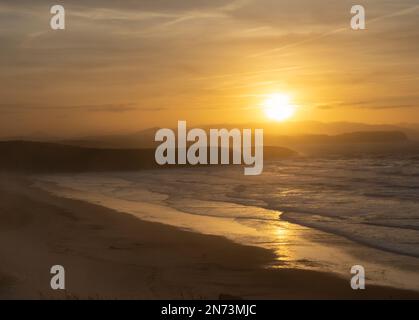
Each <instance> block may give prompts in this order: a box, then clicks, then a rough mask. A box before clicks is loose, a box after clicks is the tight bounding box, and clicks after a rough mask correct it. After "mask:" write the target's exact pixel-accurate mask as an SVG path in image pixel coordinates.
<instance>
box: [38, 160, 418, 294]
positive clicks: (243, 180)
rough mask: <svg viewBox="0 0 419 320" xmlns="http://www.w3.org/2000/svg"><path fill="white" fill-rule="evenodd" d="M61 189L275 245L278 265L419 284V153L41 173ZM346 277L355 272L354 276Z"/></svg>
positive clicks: (153, 217) (188, 226) (48, 185)
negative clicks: (257, 166) (247, 167)
mask: <svg viewBox="0 0 419 320" xmlns="http://www.w3.org/2000/svg"><path fill="white" fill-rule="evenodd" d="M36 178H37V185H38V186H40V187H42V188H44V189H47V190H49V191H50V192H53V193H55V194H57V195H59V196H64V197H68V198H75V199H79V200H85V201H89V202H91V203H95V204H100V205H103V206H106V207H109V208H112V209H115V210H117V211H121V212H126V213H130V214H133V215H135V216H137V217H139V218H141V219H143V220H147V221H153V222H159V223H164V224H168V225H172V226H176V227H179V228H181V229H184V230H189V231H193V232H199V233H204V234H211V235H218V236H222V237H226V238H228V239H230V240H232V241H235V242H238V243H241V244H244V245H253V246H260V247H264V248H267V249H270V250H273V251H274V252H275V253H276V256H277V260H276V261H274V262H273V263H272V265H270V266H266V267H273V268H303V269H313V270H320V271H324V272H335V273H337V274H339V275H340V276H343V277H345V276H348V277H349V270H350V268H351V266H352V265H358V264H361V265H363V266H364V267H365V268H366V272H367V278H368V279H369V281H370V283H375V284H381V285H388V286H397V287H403V288H410V289H415V290H419V271H418V270H419V161H418V160H417V159H416V158H406V159H400V158H391V157H386V158H356V159H355V158H351V159H344V158H334V159H331V158H297V159H288V160H281V161H274V162H266V163H265V167H264V173H263V174H262V175H261V176H244V175H243V170H242V168H240V167H231V166H226V167H206V168H204V167H200V168H182V169H171V170H147V171H139V172H113V173H85V174H76V175H43V176H37V177H36ZM348 279H349V278H348Z"/></svg>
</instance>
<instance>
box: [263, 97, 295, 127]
mask: <svg viewBox="0 0 419 320" xmlns="http://www.w3.org/2000/svg"><path fill="white" fill-rule="evenodd" d="M263 108H264V110H265V114H266V116H267V117H268V118H269V119H272V120H276V121H285V120H287V119H289V118H291V117H292V116H293V115H294V114H295V106H294V105H292V104H291V98H290V97H289V96H288V95H286V94H282V93H273V94H270V95H269V96H268V97H267V98H266V100H265V101H264V102H263Z"/></svg>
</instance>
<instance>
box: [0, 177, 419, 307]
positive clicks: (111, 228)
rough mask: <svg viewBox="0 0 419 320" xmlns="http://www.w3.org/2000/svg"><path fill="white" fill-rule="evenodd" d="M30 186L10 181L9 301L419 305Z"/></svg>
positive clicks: (0, 272)
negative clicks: (58, 273)
mask: <svg viewBox="0 0 419 320" xmlns="http://www.w3.org/2000/svg"><path fill="white" fill-rule="evenodd" d="M27 182H28V179H26V178H17V177H14V176H6V177H4V178H3V179H2V182H1V183H0V190H1V194H0V203H1V208H2V210H1V213H0V222H1V223H0V228H1V230H2V232H1V233H0V240H1V242H0V256H1V257H2V260H3V261H5V262H4V263H2V265H1V266H0V298H2V299H22V298H23V299H43V298H53V299H72V298H79V299H87V298H93V299H218V298H219V297H220V296H222V295H227V296H233V297H240V298H244V299H378V298H383V299H392V298H409V299H419V292H415V291H409V290H403V289H395V288H391V287H380V286H375V285H368V282H367V289H366V290H365V291H354V290H352V289H351V288H350V284H349V277H348V280H345V279H342V278H340V277H338V276H336V275H334V274H326V273H323V272H318V271H306V270H299V269H266V268H265V267H264V266H266V265H268V264H269V263H270V262H272V261H273V259H275V255H274V253H273V252H270V251H269V250H267V249H262V248H257V247H250V246H244V245H241V244H236V243H234V242H232V241H230V240H227V239H225V238H223V237H219V236H210V235H202V234H198V233H193V232H190V231H184V230H180V229H178V228H176V227H171V226H167V225H163V224H160V223H156V222H146V221H143V220H140V219H139V218H136V217H133V216H132V215H130V214H127V213H121V212H118V211H114V210H111V209H108V208H105V207H101V206H99V205H94V204H90V203H87V202H83V201H79V200H73V199H65V198H60V197H57V196H54V195H52V194H49V193H48V192H46V191H43V190H40V189H38V188H34V187H31V186H29V185H28V183H27ZM10 243H13V246H10ZM16 248H18V249H17V250H16ZM55 264H62V265H63V266H64V267H65V268H66V276H67V281H66V282H67V291H66V292H64V293H63V292H56V291H52V290H51V289H50V288H49V281H50V274H49V269H50V267H51V266H52V265H55Z"/></svg>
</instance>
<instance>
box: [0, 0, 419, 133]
mask: <svg viewBox="0 0 419 320" xmlns="http://www.w3.org/2000/svg"><path fill="white" fill-rule="evenodd" d="M53 4H62V5H64V7H65V9H66V30H64V31H53V30H51V29H50V26H49V22H50V17H51V14H50V12H49V11H50V7H51V5H53ZM353 4H362V5H364V6H365V9H366V13H367V30H365V31H353V30H351V28H350V19H351V13H350V9H351V6H352V5H353ZM418 18H419V2H418V0H397V1H394V0H368V1H365V0H364V1H358V2H356V1H355V2H354V1H352V0H351V1H346V0H339V1H336V0H317V1H313V0H293V1H281V0H233V1H229V0H137V1H134V0H127V1H114V0H102V1H86V0H71V1H70V0H68V1H51V0H49V1H44V0H37V1H33V0H32V1H29V0H0V41H1V49H0V68H1V73H0V83H1V86H0V97H1V100H0V114H1V117H0V128H1V129H0V135H1V136H12V135H19V134H31V133H33V132H37V131H42V132H46V133H49V134H51V133H52V134H56V135H72V134H75V135H78V134H91V133H110V132H129V131H134V130H139V129H142V128H146V127H153V126H159V127H161V126H175V125H176V123H177V121H178V120H187V121H189V122H190V123H193V124H196V125H198V124H210V123H228V122H230V123H246V122H250V121H267V120H268V119H267V117H266V114H265V113H264V112H263V110H262V109H263V108H262V105H263V103H264V102H266V99H267V98H268V97H269V96H270V95H272V94H274V93H281V94H285V95H288V96H289V97H290V99H291V100H292V103H293V104H295V105H296V106H297V109H296V113H295V115H294V116H293V118H292V120H293V121H303V120H315V121H325V122H330V121H353V122H364V123H399V122H419V91H418V87H419V19H418Z"/></svg>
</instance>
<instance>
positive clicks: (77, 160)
mask: <svg viewBox="0 0 419 320" xmlns="http://www.w3.org/2000/svg"><path fill="white" fill-rule="evenodd" d="M0 153H1V155H2V156H1V157H0V171H3V172H4V171H6V172H30V173H56V172H90V171H95V172H97V171H135V170H141V169H151V168H167V167H176V166H164V167H161V166H158V165H157V164H156V162H155V149H103V148H83V147H77V146H69V145H62V144H55V143H44V142H29V141H6V142H0ZM264 154H265V158H266V159H267V160H274V159H280V158H281V159H282V158H288V157H294V156H298V154H297V153H296V152H294V151H292V150H290V149H287V148H279V147H266V148H265V151H264Z"/></svg>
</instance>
